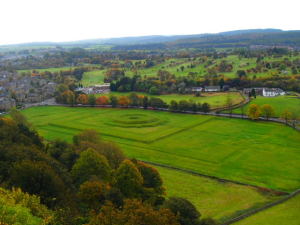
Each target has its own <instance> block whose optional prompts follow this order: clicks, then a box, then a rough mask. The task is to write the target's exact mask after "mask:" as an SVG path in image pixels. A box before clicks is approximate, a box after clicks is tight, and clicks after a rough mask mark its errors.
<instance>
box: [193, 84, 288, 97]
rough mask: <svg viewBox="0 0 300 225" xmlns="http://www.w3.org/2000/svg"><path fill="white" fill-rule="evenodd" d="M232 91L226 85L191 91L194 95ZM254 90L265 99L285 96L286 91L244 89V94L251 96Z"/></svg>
mask: <svg viewBox="0 0 300 225" xmlns="http://www.w3.org/2000/svg"><path fill="white" fill-rule="evenodd" d="M229 90H231V89H230V88H229V86H227V85H224V86H223V87H222V88H221V86H204V87H192V88H191V89H190V91H191V92H192V93H197V92H220V91H229ZM253 90H254V91H255V94H256V95H260V96H264V97H275V96H279V95H285V94H286V93H285V91H283V90H282V89H280V88H266V87H254V88H244V89H243V93H244V94H245V95H249V93H252V92H253Z"/></svg>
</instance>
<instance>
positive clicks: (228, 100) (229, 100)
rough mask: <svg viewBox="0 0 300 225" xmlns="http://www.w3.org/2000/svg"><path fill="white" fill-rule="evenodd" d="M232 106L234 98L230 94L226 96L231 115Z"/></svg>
mask: <svg viewBox="0 0 300 225" xmlns="http://www.w3.org/2000/svg"><path fill="white" fill-rule="evenodd" d="M232 106H233V100H232V98H231V96H230V95H229V94H228V95H227V98H226V107H227V109H228V110H229V114H230V116H231V115H232Z"/></svg>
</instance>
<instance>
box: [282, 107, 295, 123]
mask: <svg viewBox="0 0 300 225" xmlns="http://www.w3.org/2000/svg"><path fill="white" fill-rule="evenodd" d="M280 118H281V119H283V120H284V121H285V124H288V122H289V120H290V119H291V118H292V113H291V112H290V111H288V110H284V111H283V112H282V113H281V115H280Z"/></svg>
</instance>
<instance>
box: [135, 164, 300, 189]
mask: <svg viewBox="0 0 300 225" xmlns="http://www.w3.org/2000/svg"><path fill="white" fill-rule="evenodd" d="M139 161H141V162H144V163H148V164H150V165H153V166H158V167H163V168H167V169H172V170H177V171H180V172H184V173H189V174H192V175H195V176H199V177H206V178H209V179H213V180H216V181H219V182H223V183H232V184H238V185H243V186H247V187H252V188H256V189H258V190H262V189H267V190H268V191H270V192H274V193H278V194H280V195H289V194H290V193H289V192H284V191H281V190H275V189H271V188H265V187H261V186H258V185H254V184H248V183H243V182H240V181H235V180H229V179H225V178H219V177H216V176H212V175H207V174H203V173H199V172H195V171H192V170H188V169H183V168H178V167H175V166H170V165H165V164H160V163H155V162H149V161H144V160H139ZM299 192H300V190H299Z"/></svg>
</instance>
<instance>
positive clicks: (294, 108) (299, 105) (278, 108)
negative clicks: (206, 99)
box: [233, 96, 300, 117]
mask: <svg viewBox="0 0 300 225" xmlns="http://www.w3.org/2000/svg"><path fill="white" fill-rule="evenodd" d="M250 104H257V105H260V106H262V105H264V104H270V105H271V106H273V108H274V110H275V115H276V116H277V117H279V116H280V115H281V113H282V112H283V111H284V110H288V111H290V112H293V113H295V114H296V115H298V116H300V99H299V98H295V97H292V96H277V97H262V96H257V98H256V99H253V100H252V101H251V103H250ZM250 104H248V105H247V106H246V107H245V112H247V109H248V107H249V105H250ZM233 112H234V113H241V109H235V110H234V111H233Z"/></svg>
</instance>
